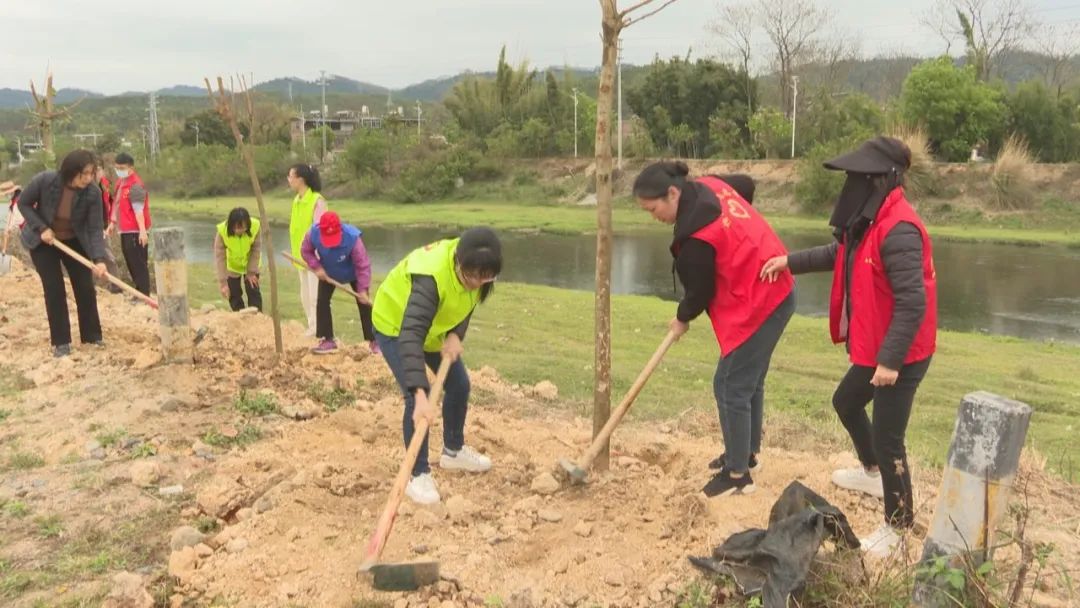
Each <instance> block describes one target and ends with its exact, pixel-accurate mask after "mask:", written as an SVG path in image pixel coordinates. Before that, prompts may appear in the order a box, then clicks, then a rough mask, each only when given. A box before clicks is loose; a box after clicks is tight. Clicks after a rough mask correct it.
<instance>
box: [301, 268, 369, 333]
mask: <svg viewBox="0 0 1080 608" xmlns="http://www.w3.org/2000/svg"><path fill="white" fill-rule="evenodd" d="M352 288H353V289H354V290H355V289H356V281H353V282H352ZM336 289H337V288H336V287H334V286H333V285H331V284H330V283H327V282H326V281H319V296H318V299H317V300H316V301H315V335H316V336H318V337H320V338H322V339H323V340H333V339H334V316H333V314H332V313H331V311H330V299H331V298H332V297H333V296H334V290H336ZM356 307H357V308H359V309H360V325H361V327H363V329H364V339H365V340H367V341H369V342H370V341H371V340H374V339H375V328H374V327H373V326H372V324H371V307H370V306H367V305H365V304H361V303H360V301H359V300H357V301H356Z"/></svg>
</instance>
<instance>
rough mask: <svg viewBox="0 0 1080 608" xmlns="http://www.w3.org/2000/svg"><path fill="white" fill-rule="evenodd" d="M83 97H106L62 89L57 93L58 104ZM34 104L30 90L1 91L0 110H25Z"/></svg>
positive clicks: (80, 90) (90, 92)
mask: <svg viewBox="0 0 1080 608" xmlns="http://www.w3.org/2000/svg"><path fill="white" fill-rule="evenodd" d="M83 97H90V98H96V97H104V95H102V94H100V93H94V92H93V91H84V90H82V89H60V90H59V91H57V92H56V103H61V104H64V103H71V102H73V101H76V100H79V99H82V98H83ZM32 102H33V97H31V96H30V91H29V90H26V91H20V90H18V89H0V108H24V107H26V105H27V104H30V103H32Z"/></svg>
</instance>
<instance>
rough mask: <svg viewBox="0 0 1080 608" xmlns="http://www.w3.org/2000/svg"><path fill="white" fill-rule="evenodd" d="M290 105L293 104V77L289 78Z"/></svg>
mask: <svg viewBox="0 0 1080 608" xmlns="http://www.w3.org/2000/svg"><path fill="white" fill-rule="evenodd" d="M289 105H292V79H289Z"/></svg>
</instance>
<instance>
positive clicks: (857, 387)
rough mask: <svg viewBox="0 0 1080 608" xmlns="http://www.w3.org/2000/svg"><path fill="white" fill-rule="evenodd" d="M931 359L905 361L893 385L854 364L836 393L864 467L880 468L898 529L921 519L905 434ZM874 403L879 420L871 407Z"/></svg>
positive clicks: (889, 513) (888, 513) (888, 514)
mask: <svg viewBox="0 0 1080 608" xmlns="http://www.w3.org/2000/svg"><path fill="white" fill-rule="evenodd" d="M929 367H930V358H929V357H928V358H926V359H923V360H922V361H916V362H915V363H910V364H908V365H905V366H904V367H903V368H902V369H901V370H900V377H899V378H897V380H896V384H894V385H892V386H874V385H872V384H870V379H871V378H873V377H874V368H873V367H866V366H862V365H853V366H851V369H849V370H848V372H847V374H846V375H845V376H844V379H843V380H841V381H840V385H839V386H837V387H836V392H835V393H833V408H835V409H836V413H837V414H838V415H839V416H840V422H842V423H843V424H844V428H846V429H847V432H848V435H850V436H851V442H852V443H853V444H855V452H856V453H857V454H858V455H859V462H861V463H862V464H863V466H864V467H879V468H880V470H881V485H882V486H883V487H884V489H885V521H886V522H888V523H889V525H891V526H893V527H894V528H910V527H911V526H912V524H913V523H914V520H915V509H914V505H913V504H912V496H911V471H910V470H909V468H908V461H907V450H906V449H905V447H904V436H905V435H906V434H907V426H908V420H909V419H910V418H911V406H912V404H913V403H914V402H915V391H917V390H918V388H919V383H920V382H922V379H923V377H925V376H926V370H927V369H928V368H929ZM871 401H873V402H874V420H873V422H871V421H870V417H869V416H867V415H866V406H867V404H869V403H870V402H871Z"/></svg>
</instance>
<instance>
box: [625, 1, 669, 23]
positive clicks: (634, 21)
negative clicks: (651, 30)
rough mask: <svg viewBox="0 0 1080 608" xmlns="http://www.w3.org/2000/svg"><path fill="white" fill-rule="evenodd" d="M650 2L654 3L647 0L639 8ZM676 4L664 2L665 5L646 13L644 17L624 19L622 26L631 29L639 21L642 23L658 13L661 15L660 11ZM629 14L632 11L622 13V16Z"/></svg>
mask: <svg viewBox="0 0 1080 608" xmlns="http://www.w3.org/2000/svg"><path fill="white" fill-rule="evenodd" d="M649 2H652V0H646V1H645V2H642V3H641V4H639V5H638V6H642V5H645V4H648V3H649ZM674 2H675V0H666V2H664V3H663V4H661V5H660V6H658V7H656V8H655V9H653V10H651V11H649V12H647V13H645V14H644V15H639V16H637V17H635V18H633V19H625V18H624V21H623V25H622V26H623V28H624V29H625V28H628V27H630V26H631V25H634V24H635V23H637V22H638V21H641V20H642V19H648V18H649V17H652V16H653V15H655V14H656V13H659V12H660V11H662V10H664V9H665V8H667V7H668V6H670V5H671V4H672V3H674ZM634 8H637V7H634ZM630 10H632V9H630ZM628 12H630V11H629V10H627V11H625V12H624V13H622V14H623V15H625V14H626V13H628Z"/></svg>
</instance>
